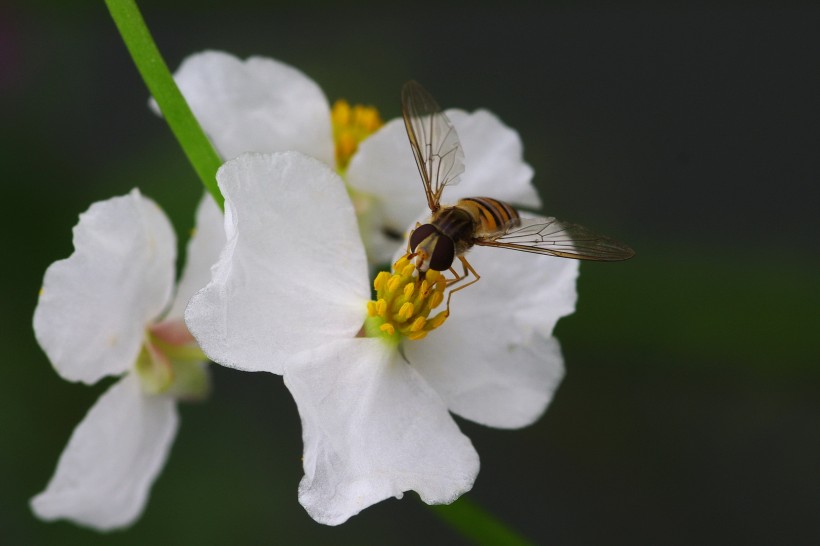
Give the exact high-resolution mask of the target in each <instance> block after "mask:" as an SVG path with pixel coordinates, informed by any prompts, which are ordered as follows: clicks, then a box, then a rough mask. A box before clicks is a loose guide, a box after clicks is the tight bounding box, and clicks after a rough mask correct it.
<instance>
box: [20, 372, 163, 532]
mask: <svg viewBox="0 0 820 546" xmlns="http://www.w3.org/2000/svg"><path fill="white" fill-rule="evenodd" d="M177 424H178V417H177V411H176V404H175V402H174V400H173V399H172V398H170V397H164V396H148V395H144V394H143V393H142V392H141V391H140V386H139V381H138V380H137V378H136V376H135V375H134V374H127V375H126V376H125V377H124V378H122V379H121V380H120V381H119V382H117V383H115V384H114V385H113V386H112V387H111V388H110V389H108V391H106V392H105V393H104V394H103V395H102V396H101V397H100V399H99V400H97V403H96V404H94V406H93V407H92V408H91V410H90V411H89V412H88V414H87V415H86V416H85V419H83V421H82V422H81V423H80V424H79V425H78V426H77V428H76V429H74V432H73V433H72V435H71V439H70V440H69V441H68V445H67V446H66V448H65V450H63V453H62V455H61V456H60V461H59V462H58V463H57V470H56V471H55V473H54V476H53V477H52V478H51V481H50V482H49V484H48V487H47V488H46V490H45V491H43V492H42V493H40V494H39V495H37V496H36V497H34V498H33V499H32V500H31V507H32V510H34V513H35V514H37V516H38V517H39V518H41V519H44V520H48V521H51V520H55V519H68V520H71V521H74V522H77V523H80V524H82V525H87V526H89V527H93V528H95V529H98V530H103V531H104V530H109V529H115V528H117V527H125V526H127V525H130V524H132V523H133V522H134V521H135V520H136V519H137V518H138V517H139V515H140V514H141V513H142V510H143V508H144V507H145V503H146V501H147V499H148V492H149V489H150V488H151V485H152V484H153V483H154V480H155V479H156V478H157V476H158V475H159V472H160V470H162V467H163V465H164V464H165V459H166V458H167V457H168V452H169V450H170V448H171V443H172V442H173V440H174V437H175V436H176V431H177Z"/></svg>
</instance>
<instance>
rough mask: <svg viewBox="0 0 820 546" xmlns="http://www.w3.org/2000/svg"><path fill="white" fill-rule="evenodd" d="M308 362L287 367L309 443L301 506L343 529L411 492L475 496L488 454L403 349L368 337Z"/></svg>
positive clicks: (446, 497) (436, 498)
mask: <svg viewBox="0 0 820 546" xmlns="http://www.w3.org/2000/svg"><path fill="white" fill-rule="evenodd" d="M305 356H307V358H306V359H305V361H304V362H303V363H301V364H295V365H290V364H289V365H288V366H287V367H286V369H285V384H286V385H287V386H288V388H289V389H290V391H291V393H292V394H293V397H294V399H295V400H296V404H297V406H298V407H299V414H300V416H301V418H302V427H303V437H304V442H305V452H304V468H305V476H304V478H302V482H301V483H300V485H299V502H301V503H302V505H303V506H304V507H305V509H306V510H307V511H308V513H309V514H310V515H311V517H313V519H315V520H316V521H318V522H320V523H324V524H328V525H338V524H340V523H343V522H344V521H346V520H347V519H348V518H349V517H351V516H353V515H355V514H358V513H359V512H360V511H361V510H363V509H365V508H367V507H368V506H370V505H372V504H374V503H377V502H379V501H381V500H384V499H387V498H389V497H401V496H402V494H403V493H404V492H405V491H409V490H411V489H412V490H414V491H417V492H418V494H419V496H420V497H421V499H422V500H423V501H424V502H426V503H428V504H448V503H451V502H453V501H454V500H455V499H456V498H458V497H459V496H460V495H461V494H463V493H465V492H466V491H469V490H470V488H471V487H472V485H473V482H474V481H475V477H476V475H477V473H478V468H479V462H478V454H477V453H476V452H475V449H474V448H473V446H472V444H471V443H470V440H469V439H468V438H467V437H466V436H464V435H463V434H462V433H461V431H459V429H458V426H457V425H456V424H455V422H454V421H453V419H452V417H451V416H450V414H449V413H448V412H447V408H446V407H445V406H444V404H443V403H442V401H441V399H440V398H439V397H438V395H437V394H436V393H435V392H433V390H432V389H431V388H430V387H429V386H428V385H427V384H426V383H425V381H424V380H423V379H422V378H421V377H420V376H419V375H418V374H417V373H416V372H415V370H413V368H412V367H410V366H408V365H407V363H406V362H404V360H402V359H401V358H400V357H398V355H397V353H396V352H395V349H391V348H389V347H387V346H386V345H385V344H384V343H383V342H382V341H381V340H378V339H363V338H360V339H351V340H345V341H341V342H336V343H334V344H328V345H325V346H322V347H320V348H318V349H317V350H315V351H313V352H312V353H311V354H309V355H305Z"/></svg>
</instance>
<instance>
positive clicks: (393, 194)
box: [347, 110, 541, 233]
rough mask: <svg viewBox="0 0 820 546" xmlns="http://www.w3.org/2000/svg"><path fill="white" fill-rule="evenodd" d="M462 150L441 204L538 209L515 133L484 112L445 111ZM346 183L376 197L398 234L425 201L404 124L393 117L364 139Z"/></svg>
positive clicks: (412, 219) (412, 218)
mask: <svg viewBox="0 0 820 546" xmlns="http://www.w3.org/2000/svg"><path fill="white" fill-rule="evenodd" d="M446 113H447V116H448V117H449V118H450V120H451V121H452V122H453V125H454V126H455V128H456V131H458V134H459V139H460V141H461V146H462V148H463V150H464V174H462V175H461V180H460V182H459V183H458V184H457V185H455V186H448V188H447V190H446V191H445V192H444V195H443V198H442V203H443V204H452V203H455V202H456V201H457V200H458V199H460V198H462V197H469V196H487V197H494V198H496V199H500V200H502V201H507V202H509V203H512V204H517V205H526V206H529V207H539V206H540V204H541V203H540V200H539V198H538V194H537V192H536V190H535V187H534V186H533V185H532V183H531V180H532V168H531V167H530V166H529V165H528V164H526V163H525V162H524V158H523V147H522V145H521V139H520V138H519V137H518V133H516V132H515V131H514V130H512V129H510V128H509V127H507V126H506V125H504V124H503V123H502V122H501V121H500V120H499V119H498V118H497V117H496V116H494V115H493V114H491V113H490V112H487V111H486V110H478V111H476V112H473V113H472V114H469V113H467V112H464V111H462V110H447V112H446ZM347 181H348V183H349V184H350V185H351V186H352V187H354V188H356V189H358V190H361V191H364V192H367V193H370V194H373V195H375V196H376V197H377V198H378V199H379V201H380V203H381V204H382V206H383V207H384V209H385V224H386V225H387V226H388V227H390V228H391V229H393V230H395V231H398V232H399V233H401V232H403V230H404V229H405V228H406V227H407V226H408V225H411V224H412V222H414V221H415V220H416V218H417V216H418V214H419V212H420V211H422V210H426V208H427V200H426V197H425V195H424V187H423V185H422V182H421V177H420V176H419V172H418V169H417V168H416V164H415V162H414V160H413V153H412V151H411V149H410V142H409V140H408V139H407V132H406V130H405V128H404V122H403V121H402V120H401V119H395V120H392V121H390V122H389V123H387V124H385V125H384V127H382V128H381V129H380V130H379V131H378V132H376V133H375V134H373V135H372V136H370V137H369V138H368V139H366V140H365V141H363V142H362V143H361V145H360V146H359V149H358V151H357V152H356V155H355V156H354V157H353V158H352V160H351V162H350V166H349V167H348V171H347Z"/></svg>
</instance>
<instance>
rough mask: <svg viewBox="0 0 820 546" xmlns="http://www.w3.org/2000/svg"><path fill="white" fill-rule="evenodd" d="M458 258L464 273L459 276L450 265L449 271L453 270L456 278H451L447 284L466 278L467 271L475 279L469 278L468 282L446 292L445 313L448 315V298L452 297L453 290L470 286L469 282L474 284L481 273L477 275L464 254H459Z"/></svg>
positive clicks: (456, 290)
mask: <svg viewBox="0 0 820 546" xmlns="http://www.w3.org/2000/svg"><path fill="white" fill-rule="evenodd" d="M458 259H459V260H461V265H463V266H464V274H463V275H462V276H460V277H459V276H458V273H456V271H455V270H454V269H453V268H452V267H451V268H450V271H452V272H453V274H454V275H455V276H456V278H455V279H453V280H452V281H451V282H450V283H449V284H448V286H451V285H453V284H454V283H456V282H458V281H460V280H463V279H466V278H467V273H468V272H469V273H472V274H473V275H474V276H475V279H473V280H471V281H470V282H468V283H466V284H462V285H461V286H459V287H458V288H453V289H452V290H450V293H449V294H447V315H448V316H449V315H450V298H452V297H453V294H454V293H455V292H458V291H459V290H461V289H463V288H467V287H468V286H470V285H471V284H475V283H477V282H478V280H479V279H480V278H481V275H479V274H478V273H477V272H476V270H475V269H473V266H471V265H470V262H468V261H467V258H465V257H464V256H459V257H458Z"/></svg>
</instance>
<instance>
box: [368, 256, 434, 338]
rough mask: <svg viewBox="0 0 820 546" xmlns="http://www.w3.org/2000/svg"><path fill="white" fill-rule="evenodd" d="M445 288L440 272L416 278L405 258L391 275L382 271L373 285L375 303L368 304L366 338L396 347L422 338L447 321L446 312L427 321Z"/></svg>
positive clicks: (400, 259)
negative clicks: (385, 342) (390, 343)
mask: <svg viewBox="0 0 820 546" xmlns="http://www.w3.org/2000/svg"><path fill="white" fill-rule="evenodd" d="M446 285H447V282H446V279H445V278H444V276H443V275H442V274H441V273H439V272H438V271H433V270H428V271H427V272H425V273H421V274H417V273H416V267H415V266H414V265H413V264H412V263H411V262H410V261H409V260H408V259H407V256H406V255H405V256H403V257H401V258H399V260H398V261H397V262H396V263H394V264H393V273H392V274H391V273H388V272H387V271H381V272H379V274H378V275H377V276H376V279H375V280H374V281H373V287H374V288H375V289H376V299H375V300H373V301H369V302H367V315H368V317H367V320H366V321H365V333H366V335H367V336H368V337H382V338H384V339H386V340H389V341H392V342H395V343H399V342H400V341H401V340H402V339H404V338H405V337H406V338H409V339H421V338H423V337H424V336H426V335H427V334H428V332H430V331H432V330H435V329H436V328H438V327H439V326H441V325H442V324H443V323H444V321H445V320H447V310H444V311H440V312H439V313H437V314H436V315H435V316H434V317H433V318H430V319H428V318H427V317H428V316H429V315H430V312H431V311H432V310H433V309H435V308H436V307H437V306H438V305H440V304H441V302H442V301H444V289H445V287H446Z"/></svg>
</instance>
